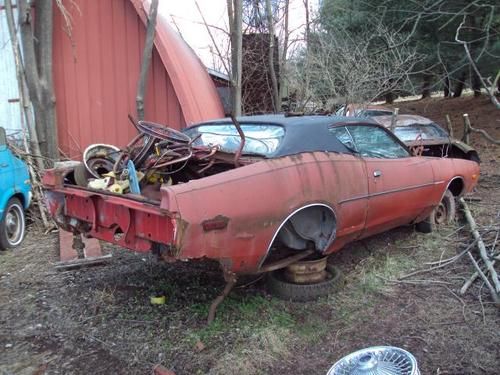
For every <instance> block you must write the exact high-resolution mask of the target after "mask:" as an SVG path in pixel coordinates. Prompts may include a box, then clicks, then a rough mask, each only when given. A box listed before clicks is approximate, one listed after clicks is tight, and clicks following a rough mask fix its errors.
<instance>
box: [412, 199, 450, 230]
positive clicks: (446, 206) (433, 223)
mask: <svg viewBox="0 0 500 375" xmlns="http://www.w3.org/2000/svg"><path fill="white" fill-rule="evenodd" d="M455 215H456V204H455V197H454V196H453V194H452V192H451V191H449V190H446V193H444V196H443V199H441V202H439V205H438V206H437V207H436V208H434V210H432V212H431V214H430V215H429V217H428V218H427V219H425V220H424V221H421V222H420V223H417V225H416V229H417V230H418V231H419V232H422V233H430V232H432V231H434V230H435V229H436V228H437V227H438V226H440V225H443V224H451V223H452V222H453V221H454V220H455Z"/></svg>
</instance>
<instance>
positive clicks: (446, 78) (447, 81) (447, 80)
mask: <svg viewBox="0 0 500 375" xmlns="http://www.w3.org/2000/svg"><path fill="white" fill-rule="evenodd" d="M443 82H444V89H443V94H444V97H445V98H449V97H450V96H451V92H450V77H449V76H448V74H445V76H444V79H443Z"/></svg>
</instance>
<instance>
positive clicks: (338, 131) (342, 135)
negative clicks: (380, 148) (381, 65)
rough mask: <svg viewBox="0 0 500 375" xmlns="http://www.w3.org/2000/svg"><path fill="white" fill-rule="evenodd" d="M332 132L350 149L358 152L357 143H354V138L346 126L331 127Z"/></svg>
mask: <svg viewBox="0 0 500 375" xmlns="http://www.w3.org/2000/svg"><path fill="white" fill-rule="evenodd" d="M329 130H330V132H331V133H332V134H333V135H334V136H335V137H337V139H338V140H339V141H340V143H342V144H343V145H344V146H345V147H347V148H348V149H349V150H351V151H354V152H357V149H356V145H355V144H354V140H353V139H352V137H351V135H350V134H349V131H348V130H347V129H346V127H345V126H338V127H333V128H330V129H329Z"/></svg>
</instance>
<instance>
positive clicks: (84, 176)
mask: <svg viewBox="0 0 500 375" xmlns="http://www.w3.org/2000/svg"><path fill="white" fill-rule="evenodd" d="M73 176H74V178H75V183H76V184H77V185H78V186H81V187H85V188H86V187H87V185H88V183H89V179H91V178H94V176H92V175H91V174H90V172H89V171H88V170H87V167H85V165H84V164H83V163H80V164H78V165H77V166H76V167H75V169H74V170H73Z"/></svg>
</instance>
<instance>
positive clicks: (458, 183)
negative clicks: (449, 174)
mask: <svg viewBox="0 0 500 375" xmlns="http://www.w3.org/2000/svg"><path fill="white" fill-rule="evenodd" d="M448 190H449V191H451V193H452V194H453V195H454V196H455V197H458V196H459V195H460V194H462V191H463V190H464V181H463V180H462V179H461V178H455V179H454V180H453V181H451V182H450V184H449V185H448Z"/></svg>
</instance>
